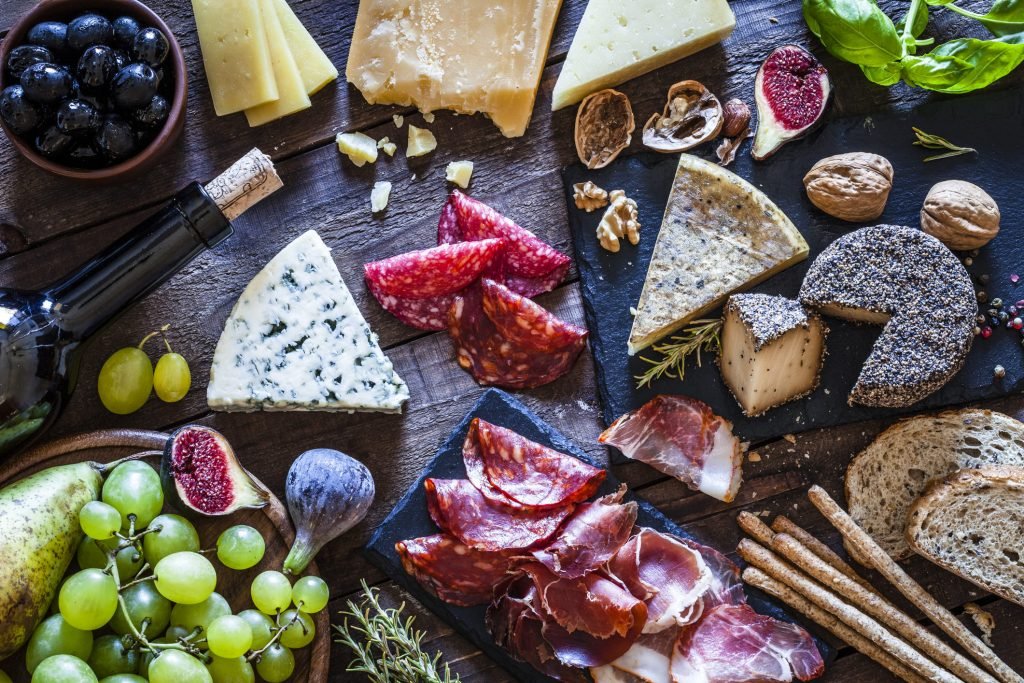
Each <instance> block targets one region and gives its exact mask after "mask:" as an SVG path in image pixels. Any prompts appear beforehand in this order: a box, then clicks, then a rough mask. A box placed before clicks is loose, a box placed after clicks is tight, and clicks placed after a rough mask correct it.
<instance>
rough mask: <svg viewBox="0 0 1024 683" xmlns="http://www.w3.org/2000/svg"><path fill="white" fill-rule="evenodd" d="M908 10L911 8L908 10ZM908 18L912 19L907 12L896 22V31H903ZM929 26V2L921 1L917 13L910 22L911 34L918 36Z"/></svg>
mask: <svg viewBox="0 0 1024 683" xmlns="http://www.w3.org/2000/svg"><path fill="white" fill-rule="evenodd" d="M907 11H908V12H909V11H910V10H907ZM907 19H910V15H909V14H906V15H904V16H903V18H902V19H900V20H899V21H897V22H896V32H897V33H903V27H904V26H906V25H907ZM927 27H928V3H926V2H921V3H918V5H917V14H915V15H914V18H913V20H912V21H911V22H910V35H912V36H914V37H915V38H917V37H918V36H920V35H921V34H922V33H924V30H925V29H926V28H927Z"/></svg>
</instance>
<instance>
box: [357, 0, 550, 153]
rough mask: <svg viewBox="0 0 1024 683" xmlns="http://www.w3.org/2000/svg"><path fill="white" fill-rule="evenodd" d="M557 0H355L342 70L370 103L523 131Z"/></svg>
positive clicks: (512, 133)
mask: <svg viewBox="0 0 1024 683" xmlns="http://www.w3.org/2000/svg"><path fill="white" fill-rule="evenodd" d="M560 6H561V0H361V2H360V3H359V13H358V15H357V17H356V26H355V30H354V32H353V35H352V46H351V48H350V50H349V57H348V66H347V68H346V71H345V74H346V76H347V77H348V80H349V81H350V82H351V83H352V84H353V85H355V86H356V87H357V88H359V90H360V92H362V93H363V96H364V97H365V98H366V100H367V102H369V103H370V104H401V105H415V106H417V107H419V109H420V111H422V112H425V113H428V112H431V111H433V110H435V109H451V110H454V111H457V112H461V113H465V114H473V113H477V112H482V113H484V114H486V115H487V116H489V117H490V118H491V120H492V121H494V123H495V125H497V126H498V128H499V129H500V130H501V132H502V133H503V134H505V135H506V136H507V137H518V136H520V135H522V134H523V133H524V132H526V127H527V125H528V124H529V122H530V115H531V114H532V112H533V104H534V100H535V98H536V95H537V86H538V84H539V83H540V77H541V72H542V71H543V69H544V60H545V59H546V58H547V51H548V44H549V43H550V42H551V32H552V31H553V30H554V26H555V19H556V18H557V16H558V10H559V7H560Z"/></svg>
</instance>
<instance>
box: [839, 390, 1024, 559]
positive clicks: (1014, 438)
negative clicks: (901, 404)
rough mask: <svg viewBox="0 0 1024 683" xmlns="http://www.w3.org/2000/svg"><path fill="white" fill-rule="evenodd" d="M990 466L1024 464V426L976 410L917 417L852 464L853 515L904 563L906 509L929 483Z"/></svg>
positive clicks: (893, 429) (850, 493)
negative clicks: (955, 473) (949, 475)
mask: <svg viewBox="0 0 1024 683" xmlns="http://www.w3.org/2000/svg"><path fill="white" fill-rule="evenodd" d="M990 465H1016V466H1024V424H1022V423H1020V422H1018V421H1017V420H1014V419H1013V418H1011V417H1008V416H1006V415H1003V414H1002V413H994V412H992V411H989V410H976V409H972V408H968V409H965V410H953V411H948V412H944V413H940V414H938V415H920V416H917V417H912V418H910V419H909V420H904V421H903V422H899V423H897V424H895V425H893V426H892V427H890V428H889V429H887V430H885V431H884V432H882V433H881V434H879V435H878V438H876V439H875V440H874V442H872V443H871V445H870V446H868V447H867V448H865V449H864V450H863V451H861V452H860V453H859V454H858V455H857V456H856V457H855V458H854V459H853V461H852V462H851V463H850V466H849V468H847V470H846V502H847V506H848V507H849V509H850V516H851V517H853V519H854V520H855V521H856V522H857V524H859V525H860V526H861V527H862V528H863V529H864V530H865V531H867V532H868V533H869V534H870V535H871V537H872V538H874V539H875V540H876V541H877V542H878V544H879V545H881V546H882V547H883V548H884V549H885V551H886V552H887V553H889V555H891V556H892V557H893V559H896V560H902V559H905V558H907V557H910V555H911V550H910V548H909V546H907V543H906V541H905V540H904V538H903V530H904V529H905V527H906V520H907V509H908V508H909V507H910V505H911V503H913V501H914V500H915V499H917V497H918V496H920V495H921V492H922V491H923V490H924V488H925V486H927V485H928V482H930V481H931V480H933V479H936V478H941V477H944V476H946V475H947V474H950V473H952V472H955V471H956V470H960V469H977V468H980V467H986V466H990Z"/></svg>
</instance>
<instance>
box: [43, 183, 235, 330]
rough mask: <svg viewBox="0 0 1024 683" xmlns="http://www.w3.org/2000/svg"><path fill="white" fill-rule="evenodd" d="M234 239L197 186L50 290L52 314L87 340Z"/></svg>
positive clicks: (178, 195)
mask: <svg viewBox="0 0 1024 683" xmlns="http://www.w3.org/2000/svg"><path fill="white" fill-rule="evenodd" d="M230 234H231V224H230V223H229V222H228V220H227V219H226V218H225V217H224V215H223V214H222V213H221V211H220V209H218V208H217V205H216V204H215V203H214V201H213V200H212V199H210V197H209V195H207V194H206V191H205V190H203V188H202V186H201V185H199V184H198V183H193V184H192V185H190V186H188V187H187V188H185V189H184V190H182V191H181V192H179V193H178V194H177V195H175V197H174V199H172V200H171V202H170V203H169V204H168V205H167V206H166V207H165V208H164V209H162V210H161V211H159V212H158V213H156V214H154V215H153V216H150V217H149V218H147V219H146V220H145V221H143V222H142V223H140V224H139V225H138V226H136V227H135V228H133V229H132V230H131V231H130V232H129V233H128V234H127V235H125V236H124V237H122V238H121V239H119V240H118V241H116V242H114V243H113V244H112V245H110V246H109V247H107V248H106V249H105V250H103V251H102V252H100V253H99V254H97V255H96V256H95V257H93V258H92V259H91V260H89V261H88V262H87V263H86V264H85V265H83V266H82V267H81V268H79V269H78V270H76V271H75V272H73V273H71V274H70V275H68V276H67V277H65V278H64V279H62V280H60V281H58V282H57V283H55V284H54V285H52V286H51V287H50V288H49V289H47V290H46V292H45V294H46V296H47V297H48V298H49V299H50V300H51V301H53V302H54V304H53V308H52V314H53V316H54V318H55V319H56V320H57V322H58V324H59V325H60V327H61V328H62V329H64V330H65V332H67V333H68V334H70V335H71V336H72V337H74V338H76V339H84V338H86V337H88V336H90V335H92V334H93V333H95V332H96V331H97V330H99V329H100V328H101V327H103V326H104V325H105V324H107V323H108V322H110V321H111V320H112V319H113V318H114V317H115V316H117V314H118V313H120V312H121V311H123V310H124V309H125V308H127V307H128V306H129V305H131V304H132V303H133V302H135V301H137V300H138V299H141V298H142V297H144V296H145V295H146V294H148V293H149V292H151V291H152V290H154V289H155V288H157V287H158V286H160V285H161V284H162V283H163V282H164V281H165V280H167V279H168V278H169V277H171V276H172V275H173V274H174V273H176V272H177V271H178V270H180V269H181V268H182V267H183V266H184V265H185V264H186V263H188V262H189V261H191V260H192V259H193V258H194V257H195V256H197V255H198V254H199V253H200V252H202V251H204V250H205V249H207V248H209V247H213V246H216V245H217V244H219V243H220V242H221V241H223V240H224V239H226V238H227V237H228V236H229V235H230Z"/></svg>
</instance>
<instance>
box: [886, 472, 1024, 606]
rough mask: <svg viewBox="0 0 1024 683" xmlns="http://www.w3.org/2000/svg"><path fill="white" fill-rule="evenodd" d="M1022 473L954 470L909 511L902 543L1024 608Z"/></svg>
mask: <svg viewBox="0 0 1024 683" xmlns="http://www.w3.org/2000/svg"><path fill="white" fill-rule="evenodd" d="M1022 533H1024V468H1021V467H1010V466H1005V465H1001V466H995V467H983V468H981V469H976V470H959V471H957V472H954V473H953V474H951V475H949V476H948V477H946V478H945V479H944V480H938V481H934V482H932V483H931V485H929V486H928V488H927V490H926V491H925V493H924V495H923V496H921V497H920V498H918V499H917V501H916V502H915V503H914V504H913V505H912V506H911V507H910V514H909V515H908V516H907V533H906V538H907V543H909V544H910V547H911V548H912V549H913V550H914V552H916V553H917V554H919V555H923V556H924V557H926V558H928V559H929V560H931V561H932V562H934V563H935V564H937V565H939V566H940V567H942V568H944V569H948V570H949V571H951V572H953V573H954V574H957V575H959V576H961V577H963V578H965V579H967V580H968V581H971V582H973V583H975V584H977V585H979V586H981V587H982V588H983V589H985V590H987V591H989V592H991V593H995V594H996V595H999V596H1002V597H1004V598H1006V599H1007V600H1011V601H1013V602H1015V603H1017V604H1018V605H1024V558H1022V557H1021V555H1022V553H1024V547H1022V541H1024V539H1022Z"/></svg>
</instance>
